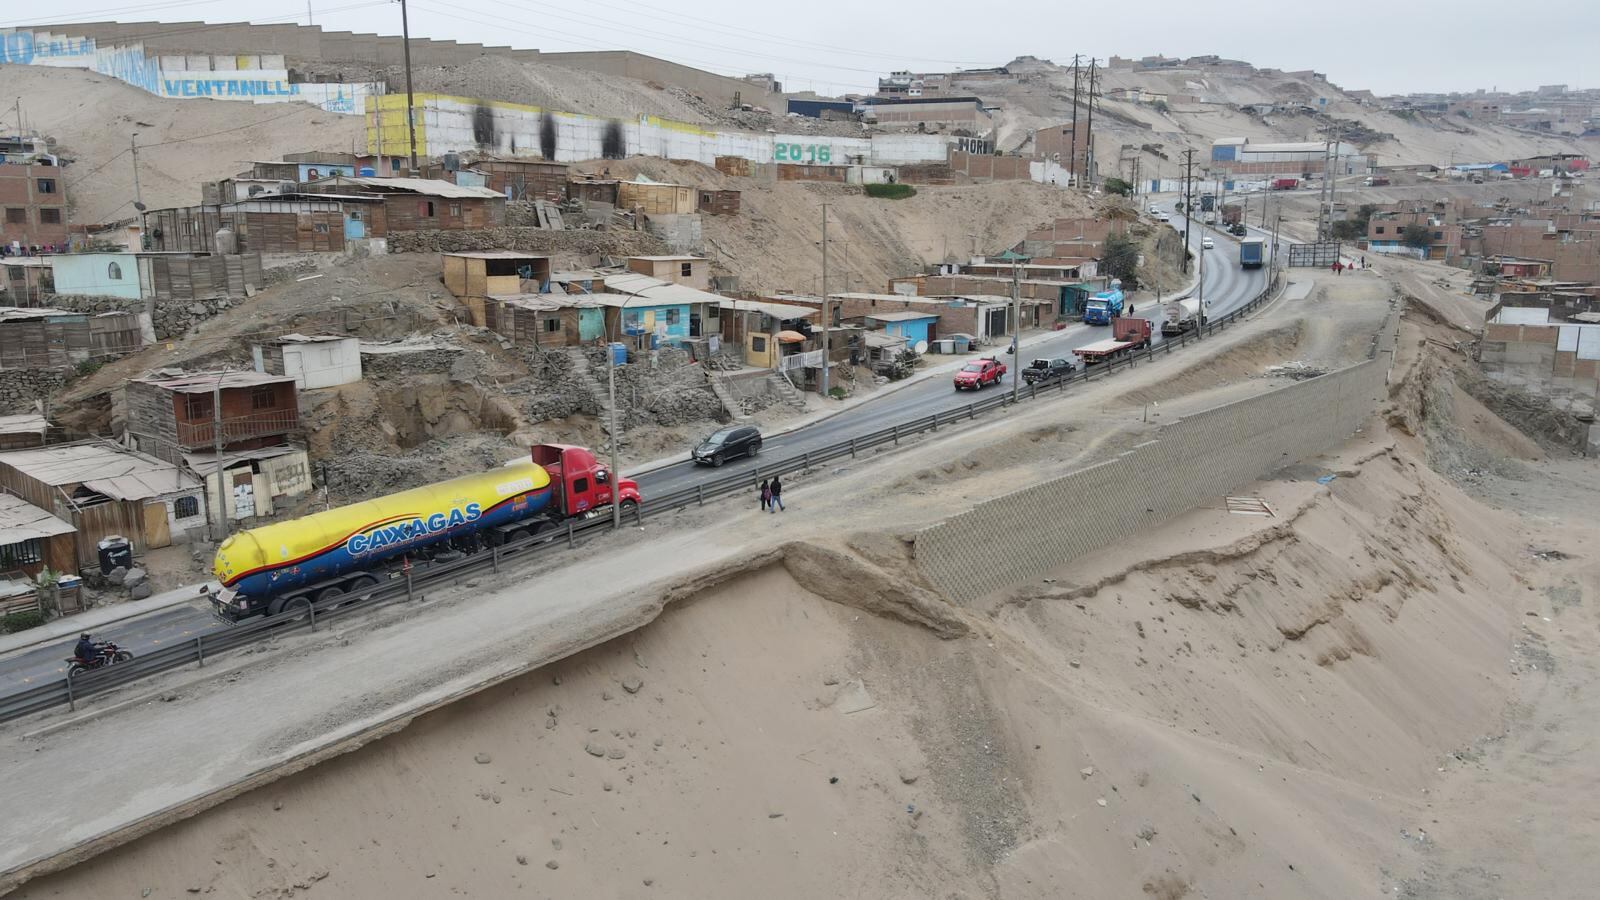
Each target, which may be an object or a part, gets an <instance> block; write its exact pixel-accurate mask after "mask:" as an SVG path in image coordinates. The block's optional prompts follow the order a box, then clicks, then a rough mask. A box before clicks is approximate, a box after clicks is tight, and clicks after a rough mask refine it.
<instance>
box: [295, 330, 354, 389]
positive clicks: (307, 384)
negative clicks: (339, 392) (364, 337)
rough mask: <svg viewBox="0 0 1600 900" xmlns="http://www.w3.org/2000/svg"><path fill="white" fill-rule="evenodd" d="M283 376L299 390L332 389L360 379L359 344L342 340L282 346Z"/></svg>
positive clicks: (350, 339) (349, 339) (352, 340)
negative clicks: (290, 380) (288, 378)
mask: <svg viewBox="0 0 1600 900" xmlns="http://www.w3.org/2000/svg"><path fill="white" fill-rule="evenodd" d="M283 374H285V375H291V376H293V377H294V383H295V387H297V388H299V389H300V390H313V389H316V388H327V387H334V386H337V385H341V384H351V383H354V382H357V381H360V380H361V341H360V339H359V338H353V337H352V338H344V339H342V340H337V341H318V342H316V343H311V344H284V345H283Z"/></svg>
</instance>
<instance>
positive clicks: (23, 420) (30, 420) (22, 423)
mask: <svg viewBox="0 0 1600 900" xmlns="http://www.w3.org/2000/svg"><path fill="white" fill-rule="evenodd" d="M48 427H49V423H48V422H46V421H45V420H44V416H41V415H39V414H38V413H22V414H21V415H15V416H0V434H32V433H34V432H43V431H44V430H45V429H46V428H48Z"/></svg>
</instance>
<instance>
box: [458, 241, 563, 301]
mask: <svg viewBox="0 0 1600 900" xmlns="http://www.w3.org/2000/svg"><path fill="white" fill-rule="evenodd" d="M439 255H440V256H441V257H442V258H443V262H444V286H445V288H447V289H448V290H449V291H450V293H452V294H454V295H456V296H457V297H461V298H466V297H495V296H511V295H513V294H523V293H543V292H544V291H546V290H548V289H549V285H550V257H548V256H532V255H530V254H527V253H519V252H518V251H516V250H475V251H462V252H459V253H441V254H439ZM525 281H531V282H534V283H535V285H536V287H535V289H534V290H533V291H528V290H527V286H526V285H524V284H523V282H525Z"/></svg>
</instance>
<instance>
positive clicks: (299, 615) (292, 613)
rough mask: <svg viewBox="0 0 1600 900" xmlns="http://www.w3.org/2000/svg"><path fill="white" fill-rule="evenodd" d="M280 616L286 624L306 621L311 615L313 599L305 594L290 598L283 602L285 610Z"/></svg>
mask: <svg viewBox="0 0 1600 900" xmlns="http://www.w3.org/2000/svg"><path fill="white" fill-rule="evenodd" d="M328 590H330V591H331V590H337V588H328ZM319 596H320V595H319ZM279 615H282V616H283V617H284V621H285V622H301V621H304V620H305V619H307V618H309V617H310V615H311V598H310V597H307V596H305V595H304V594H301V595H300V596H298V597H290V598H289V599H287V600H285V601H283V608H282V610H280V612H279Z"/></svg>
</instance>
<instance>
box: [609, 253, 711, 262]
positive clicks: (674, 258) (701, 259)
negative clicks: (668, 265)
mask: <svg viewBox="0 0 1600 900" xmlns="http://www.w3.org/2000/svg"><path fill="white" fill-rule="evenodd" d="M628 258H629V259H647V260H649V261H650V262H683V261H684V260H686V259H688V260H696V261H699V262H705V259H706V258H705V257H704V256H689V255H687V254H685V255H683V256H630V257H628Z"/></svg>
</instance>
